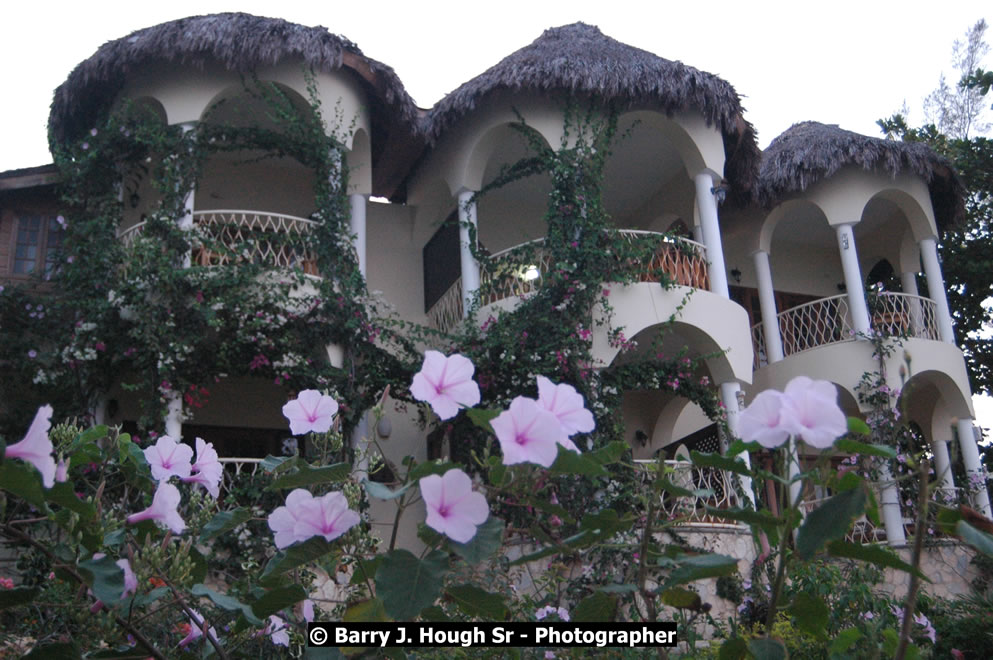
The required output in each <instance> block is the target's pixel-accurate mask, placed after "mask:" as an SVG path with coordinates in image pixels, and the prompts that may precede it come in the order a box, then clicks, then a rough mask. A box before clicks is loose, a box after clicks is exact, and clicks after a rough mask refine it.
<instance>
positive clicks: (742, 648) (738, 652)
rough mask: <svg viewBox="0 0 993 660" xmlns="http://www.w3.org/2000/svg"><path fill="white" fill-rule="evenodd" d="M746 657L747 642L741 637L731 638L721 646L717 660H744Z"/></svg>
mask: <svg viewBox="0 0 993 660" xmlns="http://www.w3.org/2000/svg"><path fill="white" fill-rule="evenodd" d="M747 657H748V642H746V641H745V640H744V639H742V638H741V637H732V638H731V639H729V640H726V641H725V642H724V643H723V644H721V650H720V651H718V653H717V660H745V658H747Z"/></svg>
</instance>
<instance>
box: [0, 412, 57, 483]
mask: <svg viewBox="0 0 993 660" xmlns="http://www.w3.org/2000/svg"><path fill="white" fill-rule="evenodd" d="M51 427H52V407H51V406H50V405H47V404H46V405H44V406H42V407H40V408H38V412H36V413H35V415H34V420H33V421H32V422H31V426H30V427H28V433H27V435H25V436H24V439H23V440H21V441H20V442H16V443H14V444H12V445H9V446H8V447H7V451H6V452H5V453H4V457H6V458H19V459H21V460H22V461H24V462H26V463H30V464H31V465H33V466H34V467H35V469H37V470H38V472H41V482H42V483H43V484H44V485H45V488H51V487H52V486H54V485H55V472H56V470H57V468H56V466H55V458H54V457H53V456H52V449H53V447H52V441H51V440H49V439H48V429H50V428H51Z"/></svg>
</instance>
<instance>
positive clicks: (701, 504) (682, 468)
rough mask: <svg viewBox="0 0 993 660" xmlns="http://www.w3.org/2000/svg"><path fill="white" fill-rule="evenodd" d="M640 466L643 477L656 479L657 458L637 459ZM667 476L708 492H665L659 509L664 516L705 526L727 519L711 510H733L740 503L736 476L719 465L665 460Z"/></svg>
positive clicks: (669, 478) (683, 485) (694, 488)
mask: <svg viewBox="0 0 993 660" xmlns="http://www.w3.org/2000/svg"><path fill="white" fill-rule="evenodd" d="M635 464H636V465H638V467H639V468H641V470H642V473H643V479H644V480H645V481H649V480H651V479H653V478H654V476H655V470H654V469H653V468H654V466H655V465H656V464H657V462H656V461H649V460H636V461H635ZM665 466H666V468H667V470H666V474H665V478H667V479H668V480H669V481H670V482H672V483H673V484H674V485H676V486H679V487H680V488H684V489H686V490H690V491H706V492H707V493H708V494H701V495H700V496H699V497H698V496H687V497H676V496H674V495H671V494H669V493H662V495H661V499H660V509H661V514H662V516H663V517H665V518H667V519H668V520H678V521H680V522H682V523H697V524H706V525H726V524H727V521H725V520H723V519H721V518H718V517H716V516H714V515H713V514H711V513H708V511H707V507H710V508H712V509H730V508H732V507H734V506H737V505H738V502H737V495H736V492H737V491H736V488H735V483H734V479H735V476H734V475H733V474H731V473H730V472H727V471H725V470H719V469H717V468H708V467H698V466H695V465H693V464H692V463H690V462H689V461H665Z"/></svg>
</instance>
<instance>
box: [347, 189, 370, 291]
mask: <svg viewBox="0 0 993 660" xmlns="http://www.w3.org/2000/svg"><path fill="white" fill-rule="evenodd" d="M348 201H349V202H350V204H351V207H352V214H351V217H350V219H349V230H350V231H351V233H352V236H354V238H353V240H354V241H355V254H356V256H357V257H358V260H359V272H360V273H362V277H365V276H366V196H365V195H362V194H360V193H353V194H351V195H349V196H348Z"/></svg>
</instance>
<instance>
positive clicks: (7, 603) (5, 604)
mask: <svg viewBox="0 0 993 660" xmlns="http://www.w3.org/2000/svg"><path fill="white" fill-rule="evenodd" d="M40 592H41V589H39V588H38V587H17V588H15V589H4V591H3V598H0V610H5V609H8V608H11V607H18V606H20V605H27V604H28V603H30V602H31V601H33V600H34V599H35V597H36V596H37V595H38V594H39V593H40Z"/></svg>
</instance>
